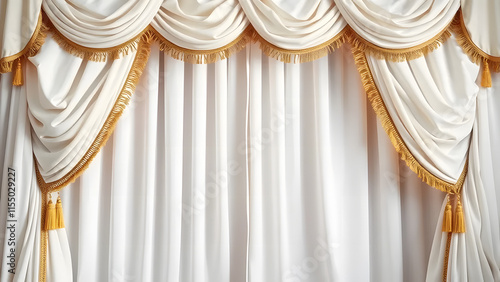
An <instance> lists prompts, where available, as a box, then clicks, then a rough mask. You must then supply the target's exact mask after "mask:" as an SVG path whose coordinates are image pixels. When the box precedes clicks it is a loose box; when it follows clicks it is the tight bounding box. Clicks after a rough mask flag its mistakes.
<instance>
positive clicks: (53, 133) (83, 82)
mask: <svg viewBox="0 0 500 282" xmlns="http://www.w3.org/2000/svg"><path fill="white" fill-rule="evenodd" d="M135 55H136V52H135V51H134V52H131V53H130V54H129V55H127V56H125V57H124V58H122V59H120V60H113V61H108V62H107V63H101V62H91V61H87V60H83V59H81V58H78V57H75V56H72V55H71V54H68V53H66V52H65V51H64V50H62V49H61V48H60V47H59V45H57V43H56V42H55V41H54V40H52V39H51V38H50V37H49V38H47V39H46V43H45V44H44V46H43V47H42V50H41V52H40V54H39V55H37V56H35V57H32V58H30V60H31V62H32V64H33V65H34V66H35V68H28V73H27V75H28V76H29V77H30V82H29V83H28V84H27V86H26V87H27V91H28V93H29V94H28V104H29V111H28V115H29V119H30V121H31V126H32V128H33V153H34V155H35V156H36V158H37V162H38V168H39V171H40V173H41V175H42V176H43V178H44V180H45V182H47V183H48V182H53V181H56V180H59V179H61V178H62V177H63V176H65V175H66V174H67V173H68V172H70V171H71V170H72V169H73V168H74V167H75V165H76V164H77V163H78V162H80V160H81V159H82V157H83V156H84V154H85V153H86V152H87V150H88V149H89V147H90V145H91V144H92V143H93V142H94V140H95V138H96V136H97V134H98V133H99V131H100V130H101V128H102V126H103V124H104V122H105V121H106V119H107V118H108V115H109V113H110V112H111V109H112V108H113V106H114V104H115V101H116V100H117V97H118V95H119V94H120V92H121V90H122V87H123V85H124V83H125V80H126V79H127V75H128V74H129V71H130V68H131V66H132V63H133V61H134V58H135Z"/></svg>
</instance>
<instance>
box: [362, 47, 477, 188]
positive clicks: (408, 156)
mask: <svg viewBox="0 0 500 282" xmlns="http://www.w3.org/2000/svg"><path fill="white" fill-rule="evenodd" d="M352 53H353V56H354V61H355V63H356V66H357V68H358V72H359V74H360V76H361V81H362V82H363V87H364V88H365V91H366V94H367V96H368V99H369V100H370V102H371V104H372V107H373V110H374V111H375V113H376V114H377V116H378V118H379V119H380V122H381V124H382V127H383V128H384V130H385V132H386V133H387V135H388V136H389V139H390V140H391V142H392V145H393V146H394V148H395V149H396V151H397V152H398V153H399V154H400V155H401V159H402V160H404V161H405V162H406V165H407V166H408V167H409V168H410V169H411V170H412V171H414V172H415V173H416V174H417V175H418V177H419V178H420V179H422V181H424V182H425V183H427V184H428V185H430V186H432V187H434V188H436V189H438V190H441V191H443V192H447V193H450V194H458V193H460V190H461V189H462V186H463V184H464V181H465V176H466V174H467V169H468V163H469V161H468V159H467V161H466V162H465V165H464V169H463V171H462V174H461V175H460V177H459V179H458V181H457V183H455V184H453V183H449V182H446V181H443V180H441V179H440V178H438V177H436V176H435V175H433V174H432V173H431V172H429V171H428V170H427V169H426V168H425V167H423V166H422V165H421V164H420V163H419V162H418V161H417V160H416V159H415V157H414V156H413V154H412V153H411V152H410V150H409V149H408V147H407V146H406V144H405V143H404V141H403V139H402V138H401V135H400V134H399V132H398V130H397V128H396V126H395V125H394V122H393V120H392V118H391V116H390V115H389V112H388V111H387V108H386V106H385V104H384V101H383V100H382V96H381V95H380V92H379V90H378V88H377V86H376V84H375V81H374V80H373V76H372V73H371V71H370V68H369V66H368V62H367V60H366V56H365V53H364V52H363V50H360V49H356V48H353V49H352Z"/></svg>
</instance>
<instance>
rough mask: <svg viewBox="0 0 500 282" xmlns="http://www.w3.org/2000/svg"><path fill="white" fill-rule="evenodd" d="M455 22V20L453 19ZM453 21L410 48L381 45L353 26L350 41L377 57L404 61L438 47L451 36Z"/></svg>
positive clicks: (350, 30)
mask: <svg viewBox="0 0 500 282" xmlns="http://www.w3.org/2000/svg"><path fill="white" fill-rule="evenodd" d="M452 22H453V21H452ZM452 22H450V23H449V24H448V25H447V26H446V28H444V29H443V30H442V31H441V32H440V33H438V34H437V35H436V36H434V37H433V38H431V39H429V40H427V41H426V42H424V43H422V44H419V45H417V46H414V47H410V48H402V49H387V48H383V47H379V46H377V45H375V44H373V43H371V42H369V41H368V40H366V39H364V38H363V37H361V36H360V35H359V34H357V33H356V32H355V31H354V30H353V29H352V28H351V27H349V30H348V32H347V36H348V41H349V43H350V44H351V45H352V47H353V48H354V49H358V50H361V51H364V52H366V53H367V54H369V55H370V56H373V57H375V58H377V59H380V60H382V59H385V60H388V61H392V62H403V61H409V60H413V59H417V58H420V57H422V56H425V55H427V54H428V53H430V52H432V51H433V50H435V49H436V48H438V47H439V46H440V45H441V44H442V43H443V42H445V41H446V40H447V39H448V38H450V36H451V32H450V31H451V29H452Z"/></svg>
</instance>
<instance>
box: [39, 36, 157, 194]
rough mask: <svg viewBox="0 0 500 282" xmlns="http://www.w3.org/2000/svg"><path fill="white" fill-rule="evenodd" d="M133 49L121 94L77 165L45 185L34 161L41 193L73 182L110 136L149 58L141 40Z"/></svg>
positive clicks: (146, 45) (147, 50)
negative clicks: (133, 54)
mask: <svg viewBox="0 0 500 282" xmlns="http://www.w3.org/2000/svg"><path fill="white" fill-rule="evenodd" d="M134 48H137V49H138V50H137V54H136V56H135V59H134V62H133V63H132V67H131V69H130V72H129V74H128V76H127V80H126V81H125V84H124V85H123V87H122V90H121V93H120V95H119V96H118V98H117V100H116V102H115V104H114V106H113V109H112V110H111V112H110V113H109V115H108V117H107V119H106V121H105V122H104V125H103V126H102V128H101V130H100V131H99V133H98V134H97V136H96V138H95V139H94V142H93V143H92V145H91V146H90V148H89V149H88V150H87V152H86V153H85V155H84V156H83V158H82V159H81V160H80V161H79V162H78V164H77V165H76V166H75V167H74V168H73V169H72V170H71V171H70V172H68V173H67V174H66V175H65V176H63V177H62V178H61V179H59V180H57V181H54V182H50V183H45V180H44V179H43V177H42V175H41V174H40V171H39V170H38V162H37V161H36V160H35V168H36V177H37V181H38V184H39V186H40V189H41V190H42V193H48V192H54V191H59V190H61V189H62V188H63V187H64V186H66V185H68V184H69V183H71V182H74V181H75V180H76V179H77V178H78V177H79V176H80V175H81V174H82V173H83V172H84V171H85V169H87V167H88V166H89V165H90V163H91V162H92V159H94V157H95V156H96V155H97V153H98V152H99V150H100V149H101V148H102V147H103V146H104V144H105V143H106V141H107V140H108V139H109V137H110V136H111V134H112V132H113V130H114V128H115V126H116V123H117V121H118V119H119V118H120V116H121V115H122V113H123V110H124V109H125V107H126V106H127V105H128V103H129V101H130V97H131V96H132V94H133V93H134V91H135V87H136V85H137V83H138V82H139V78H140V77H141V75H142V71H143V70H144V68H145V67H146V63H147V61H148V58H149V53H150V45H149V44H148V43H147V42H144V41H142V40H141V41H139V42H138V46H137V47H134Z"/></svg>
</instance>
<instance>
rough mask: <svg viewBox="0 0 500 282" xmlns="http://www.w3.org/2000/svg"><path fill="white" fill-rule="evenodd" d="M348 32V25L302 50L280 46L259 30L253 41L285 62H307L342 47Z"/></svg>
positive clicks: (272, 56) (255, 33) (270, 54)
mask: <svg viewBox="0 0 500 282" xmlns="http://www.w3.org/2000/svg"><path fill="white" fill-rule="evenodd" d="M346 32H347V27H345V28H344V29H343V30H341V31H340V32H339V33H338V34H337V35H336V36H335V37H334V38H332V39H330V40H328V41H326V42H325V43H323V44H320V45H318V46H314V47H311V48H306V49H302V50H289V49H283V48H280V47H278V46H275V45H273V44H271V43H269V42H268V41H266V40H265V39H264V38H262V37H261V36H260V35H259V34H258V33H257V32H254V34H253V38H252V41H253V42H258V43H259V46H260V49H261V50H262V52H263V53H264V54H265V55H266V56H268V57H271V58H274V59H276V60H279V61H282V62H283V63H307V62H311V61H314V60H317V59H319V58H321V57H324V56H326V55H328V54H330V53H332V52H333V51H334V50H336V49H338V48H340V46H342V44H344V43H345V42H346V41H347V40H346V39H347V38H346Z"/></svg>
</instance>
